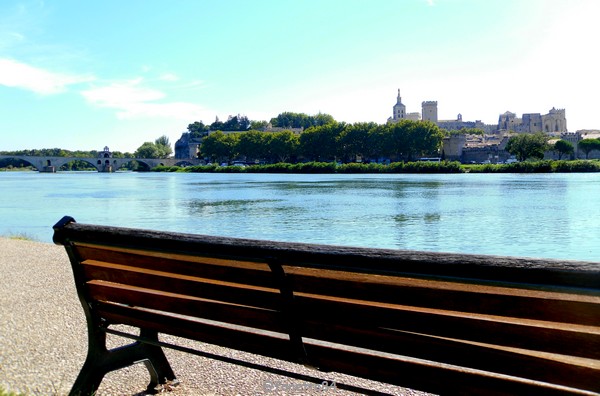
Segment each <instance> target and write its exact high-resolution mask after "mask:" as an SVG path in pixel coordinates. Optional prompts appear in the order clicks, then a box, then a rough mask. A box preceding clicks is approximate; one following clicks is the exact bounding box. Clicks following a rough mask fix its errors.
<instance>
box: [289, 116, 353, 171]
mask: <svg viewBox="0 0 600 396" xmlns="http://www.w3.org/2000/svg"><path fill="white" fill-rule="evenodd" d="M345 127H346V124H345V123H337V122H335V123H330V124H326V125H321V126H317V127H310V128H308V129H307V130H305V131H304V132H302V133H301V134H300V151H301V152H302V154H303V155H304V156H305V157H306V158H308V159H310V160H313V161H326V160H331V159H335V158H336V156H337V155H338V139H339V136H340V135H341V132H342V131H343V130H344V128H345Z"/></svg>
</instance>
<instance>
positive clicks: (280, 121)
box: [271, 112, 335, 129]
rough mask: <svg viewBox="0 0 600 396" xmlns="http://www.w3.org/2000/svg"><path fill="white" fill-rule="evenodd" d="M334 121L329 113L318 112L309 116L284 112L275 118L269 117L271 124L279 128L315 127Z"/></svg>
mask: <svg viewBox="0 0 600 396" xmlns="http://www.w3.org/2000/svg"><path fill="white" fill-rule="evenodd" d="M333 122H335V119H334V118H333V117H332V116H330V115H329V114H323V113H319V114H317V115H314V116H310V115H308V114H304V113H292V112H284V113H281V114H279V115H278V116H277V117H275V118H271V125H273V126H274V127H279V128H304V129H308V128H310V127H316V126H321V125H326V124H330V123H333Z"/></svg>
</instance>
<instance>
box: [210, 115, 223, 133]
mask: <svg viewBox="0 0 600 396" xmlns="http://www.w3.org/2000/svg"><path fill="white" fill-rule="evenodd" d="M209 128H210V130H211V131H222V130H223V123H222V122H221V121H219V117H216V118H215V122H213V123H212V124H210V127H209Z"/></svg>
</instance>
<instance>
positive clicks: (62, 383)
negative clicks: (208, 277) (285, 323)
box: [0, 238, 426, 396]
mask: <svg viewBox="0 0 600 396" xmlns="http://www.w3.org/2000/svg"><path fill="white" fill-rule="evenodd" d="M0 273H1V274H2V287H0V387H4V389H5V390H11V391H17V392H24V393H27V394H28V395H63V394H67V393H68V391H69V389H70V388H71V385H72V384H73V382H74V380H75V378H76V376H77V374H78V372H79V369H80V368H81V366H82V364H83V361H84V360H85V355H86V352H87V330H86V325H85V317H84V314H83V310H82V309H81V305H80V303H79V301H78V300H77V295H76V292H75V286H74V283H73V276H72V273H71V268H70V263H69V259H68V257H67V255H66V253H65V250H64V248H63V247H62V246H55V245H51V244H46V243H38V242H30V241H20V240H13V239H6V238H0ZM162 339H163V340H164V341H169V342H171V341H175V342H177V343H179V344H183V345H185V346H188V347H192V348H195V349H201V350H204V351H207V352H211V353H215V354H218V355H223V356H228V357H236V358H239V359H243V360H247V361H251V362H258V363H261V364H265V365H269V366H272V367H277V368H283V369H286V370H292V371H296V372H298V373H303V374H308V375H311V376H314V377H317V378H322V379H323V380H324V381H325V380H327V381H329V383H330V384H331V382H332V381H335V382H336V383H348V384H351V385H355V386H361V387H364V388H367V389H374V390H379V391H382V392H386V393H390V394H394V395H426V393H423V392H417V391H414V390H409V389H404V388H399V387H391V386H388V385H384V384H379V383H376V382H372V381H366V380H361V379H357V378H354V377H348V376H344V375H340V374H335V373H320V372H317V371H312V370H309V369H306V368H304V367H302V366H299V365H294V364H288V363H284V362H281V361H277V360H274V359H268V358H264V357H260V356H256V355H251V354H246V353H242V352H238V351H234V350H231V349H226V348H220V347H216V346H213V345H208V344H203V343H198V342H193V341H189V340H177V339H175V337H167V336H164V337H162ZM109 342H110V345H111V346H116V345H119V344H123V343H124V342H123V341H122V340H117V339H116V338H115V337H112V336H109ZM165 353H166V355H167V358H168V359H169V361H170V363H171V366H172V367H173V371H174V372H175V374H176V375H177V377H178V379H179V380H180V381H181V384H180V385H179V386H177V387H175V388H174V389H173V390H172V391H169V392H168V394H171V395H173V396H179V395H260V394H262V395H268V394H271V395H300V394H302V395H311V394H315V395H332V396H333V395H355V394H356V393H352V392H348V391H343V390H341V389H334V388H327V389H326V390H324V389H316V388H315V389H313V388H310V385H307V384H308V383H306V382H303V381H298V380H294V379H290V378H288V377H284V376H278V375H274V374H269V373H265V372H262V371H259V370H253V369H249V368H245V367H241V366H237V365H232V364H228V363H223V362H219V361H215V360H211V359H206V358H202V357H198V356H195V355H191V354H187V353H183V352H179V351H174V350H169V349H167V350H165ZM148 381H149V375H148V372H147V371H146V369H145V367H144V365H143V364H137V365H134V366H131V367H129V368H126V369H123V370H119V371H117V372H112V373H109V374H108V375H107V376H106V377H105V378H104V380H103V381H102V384H101V385H100V388H99V389H98V393H97V394H98V395H136V394H138V395H142V394H143V393H140V392H142V391H143V390H144V389H145V388H146V385H147V384H148ZM165 391H166V390H165Z"/></svg>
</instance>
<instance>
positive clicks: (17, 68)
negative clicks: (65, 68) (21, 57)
mask: <svg viewBox="0 0 600 396" xmlns="http://www.w3.org/2000/svg"><path fill="white" fill-rule="evenodd" d="M92 80H94V78H93V77H91V76H81V75H68V74H62V73H54V72H50V71H47V70H44V69H41V68H36V67H33V66H30V65H27V64H25V63H21V62H17V61H15V60H12V59H0V85H4V86H7V87H11V88H21V89H26V90H28V91H32V92H35V93H38V94H41V95H51V94H57V93H61V92H64V91H65V90H66V89H67V86H69V85H73V84H79V83H82V82H87V81H92Z"/></svg>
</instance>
